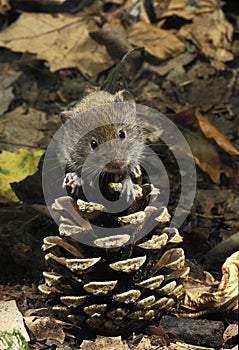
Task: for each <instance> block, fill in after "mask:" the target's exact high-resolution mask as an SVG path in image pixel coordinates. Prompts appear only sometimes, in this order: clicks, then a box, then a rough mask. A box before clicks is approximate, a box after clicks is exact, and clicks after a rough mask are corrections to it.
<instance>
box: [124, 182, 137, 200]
mask: <svg viewBox="0 0 239 350" xmlns="http://www.w3.org/2000/svg"><path fill="white" fill-rule="evenodd" d="M123 195H125V196H126V200H127V202H130V201H131V200H133V201H134V200H135V197H136V191H135V188H134V183H133V181H132V180H131V178H130V177H126V178H125V179H124V180H123V181H122V190H121V194H120V197H122V196H123Z"/></svg>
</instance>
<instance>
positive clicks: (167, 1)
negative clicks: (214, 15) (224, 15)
mask: <svg viewBox="0 0 239 350" xmlns="http://www.w3.org/2000/svg"><path fill="white" fill-rule="evenodd" d="M152 6H153V9H154V12H155V16H156V18H157V19H159V18H162V17H164V18H165V17H170V16H178V17H182V18H185V19H188V20H190V19H192V18H194V17H195V15H198V14H201V13H208V12H213V11H215V9H218V8H220V7H221V2H220V0H195V1H188V0H177V1H175V0H163V1H162V0H153V1H152Z"/></svg>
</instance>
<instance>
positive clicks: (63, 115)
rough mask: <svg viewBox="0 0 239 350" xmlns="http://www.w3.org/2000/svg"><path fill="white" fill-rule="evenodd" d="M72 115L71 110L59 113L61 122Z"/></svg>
mask: <svg viewBox="0 0 239 350" xmlns="http://www.w3.org/2000/svg"><path fill="white" fill-rule="evenodd" d="M71 117H72V113H71V111H63V112H61V113H60V118H61V121H62V123H63V124H64V123H65V122H67V121H68V120H70V119H71Z"/></svg>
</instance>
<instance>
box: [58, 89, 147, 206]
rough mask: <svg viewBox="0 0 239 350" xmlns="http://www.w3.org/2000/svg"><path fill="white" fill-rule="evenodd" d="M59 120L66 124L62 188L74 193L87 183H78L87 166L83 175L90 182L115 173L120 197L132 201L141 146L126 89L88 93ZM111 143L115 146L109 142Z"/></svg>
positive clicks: (137, 175)
mask: <svg viewBox="0 0 239 350" xmlns="http://www.w3.org/2000/svg"><path fill="white" fill-rule="evenodd" d="M122 102H124V103H122ZM61 119H62V121H63V123H65V122H67V121H70V122H69V125H68V124H65V126H66V128H65V131H64V134H63V140H62V145H63V146H62V147H61V148H62V149H61V151H62V154H63V156H64V159H65V162H66V164H67V169H69V172H68V173H67V174H66V176H65V179H64V182H63V187H65V188H67V187H68V188H70V189H71V192H72V193H76V192H77V190H78V189H79V187H80V186H82V184H83V183H84V182H85V181H88V177H87V176H86V177H84V179H83V181H82V169H83V167H84V164H87V165H86V167H85V168H86V174H87V172H88V174H89V178H91V180H92V179H94V176H96V175H98V174H99V172H101V173H111V174H117V175H119V178H120V179H121V180H120V181H121V183H122V192H121V195H126V198H127V201H129V199H130V198H133V199H134V197H135V194H134V183H133V181H132V178H137V177H139V176H140V175H141V171H140V161H141V159H142V155H143V150H144V144H143V142H142V129H141V126H140V125H139V124H138V120H137V118H136V105H135V101H134V99H133V97H132V95H131V94H130V93H129V92H128V91H126V90H122V91H119V92H117V93H116V94H114V95H112V94H110V93H108V92H106V91H97V92H93V93H90V94H89V95H87V96H86V97H85V98H83V99H82V100H81V101H80V102H78V103H76V104H75V105H74V107H72V108H71V109H70V110H67V111H64V112H62V113H61ZM68 126H69V127H68ZM112 140H116V143H115V144H114V143H113V144H112V143H110V141H112ZM100 146H101V147H100ZM102 146H103V147H102ZM85 162H86V163H85ZM89 181H90V180H89Z"/></svg>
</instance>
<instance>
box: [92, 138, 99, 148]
mask: <svg viewBox="0 0 239 350" xmlns="http://www.w3.org/2000/svg"><path fill="white" fill-rule="evenodd" d="M90 145H91V148H92V149H96V148H97V147H98V146H99V145H98V142H97V141H95V140H92V141H91V143H90Z"/></svg>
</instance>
